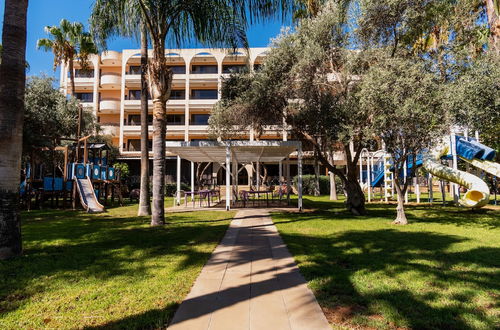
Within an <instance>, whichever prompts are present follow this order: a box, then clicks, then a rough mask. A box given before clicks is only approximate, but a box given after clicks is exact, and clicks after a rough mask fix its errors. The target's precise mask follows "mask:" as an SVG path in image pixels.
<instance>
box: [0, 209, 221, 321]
mask: <svg viewBox="0 0 500 330" xmlns="http://www.w3.org/2000/svg"><path fill="white" fill-rule="evenodd" d="M35 212H36V211H34V212H33V213H32V215H31V216H30V217H26V218H28V220H26V219H25V221H24V224H23V236H24V241H25V247H24V253H23V256H22V257H19V258H16V259H12V260H7V261H0V318H1V317H2V316H3V315H6V314H7V313H9V312H11V311H14V310H16V309H17V308H19V307H20V306H22V305H24V304H26V303H28V302H29V301H30V299H31V298H32V297H33V296H34V295H37V294H43V292H45V291H46V290H50V285H49V286H47V285H46V284H44V283H45V281H47V279H57V280H63V281H65V280H68V281H70V282H71V281H75V280H77V279H86V278H95V279H97V280H98V281H100V280H102V281H105V280H109V279H112V278H115V277H118V276H122V277H124V276H125V277H128V276H130V278H131V279H133V278H140V277H148V276H151V274H154V273H155V271H156V270H157V269H159V268H160V267H165V265H164V263H157V262H156V260H158V259H159V258H168V259H169V260H171V259H174V258H175V259H176V260H177V261H176V263H175V264H174V265H175V267H176V268H175V269H176V270H185V269H193V267H201V266H202V265H203V264H204V263H205V261H206V260H207V259H208V258H209V256H210V255H211V251H205V250H203V249H200V248H199V247H200V246H207V245H208V244H210V245H217V243H218V242H219V241H220V239H221V238H222V236H223V234H224V232H225V231H226V229H227V224H226V223H224V222H227V221H228V220H229V218H227V217H223V219H220V220H203V219H200V221H190V220H193V219H194V218H193V217H192V216H190V215H187V214H173V215H168V216H169V217H172V216H175V217H176V221H175V222H174V223H173V225H167V226H165V227H162V228H151V227H149V225H148V224H145V223H144V222H143V219H141V218H138V217H127V216H113V215H112V214H102V215H99V216H98V217H96V216H95V215H89V214H87V213H84V212H78V211H54V210H50V211H40V213H38V214H35ZM49 217H50V218H49ZM207 217H209V216H207ZM42 219H44V220H42ZM173 308H175V307H171V306H170V307H168V308H167V309H165V310H166V311H168V313H170V314H171V313H172V311H173ZM157 314H158V315H160V314H161V312H160V311H158V313H157ZM170 314H169V315H170ZM145 319H153V318H152V317H150V316H148V317H145ZM137 324H140V322H139V323H137ZM116 326H117V327H120V326H119V324H117V325H116Z"/></svg>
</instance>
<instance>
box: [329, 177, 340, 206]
mask: <svg viewBox="0 0 500 330" xmlns="http://www.w3.org/2000/svg"><path fill="white" fill-rule="evenodd" d="M329 176H330V200H331V201H336V200H338V197H337V184H336V183H335V174H333V172H330V173H329Z"/></svg>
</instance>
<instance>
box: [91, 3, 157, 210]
mask: <svg viewBox="0 0 500 330" xmlns="http://www.w3.org/2000/svg"><path fill="white" fill-rule="evenodd" d="M96 5H108V6H109V5H111V6H116V5H117V3H115V2H113V1H108V4H104V3H103V4H96ZM101 9H104V8H103V7H101ZM115 9H116V8H115ZM113 11H114V9H111V8H110V9H109V10H103V11H102V12H100V13H99V15H98V17H96V16H95V15H92V16H91V18H90V25H91V29H92V31H93V32H94V34H96V35H106V36H107V37H109V36H111V35H120V36H124V37H135V38H136V39H140V40H141V185H140V195H139V196H140V197H139V208H138V210H137V215H139V216H146V215H151V202H150V195H149V148H148V141H149V139H148V135H149V131H148V82H147V67H148V30H147V27H146V25H145V23H144V20H143V19H142V15H141V12H140V10H139V8H138V7H137V8H136V10H134V11H133V12H131V13H130V15H128V16H127V18H128V20H127V21H124V20H120V21H115V18H116V16H115V15H114V13H113ZM104 15H106V18H104ZM109 22H114V23H113V24H112V25H109V24H108V23H109ZM100 41H101V46H102V47H103V48H106V44H105V41H106V40H105V39H101V40H100Z"/></svg>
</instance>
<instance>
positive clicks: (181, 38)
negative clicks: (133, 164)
mask: <svg viewBox="0 0 500 330" xmlns="http://www.w3.org/2000/svg"><path fill="white" fill-rule="evenodd" d="M290 3H293V1H291V0H253V1H243V0H232V1H228V0H211V1H207V0H190V1H187V0H175V1H162V0H127V1H122V0H98V1H96V2H95V5H94V8H93V13H92V17H93V22H94V23H95V27H94V28H93V29H92V31H93V33H94V35H95V36H96V38H97V39H98V40H99V41H100V43H101V44H105V40H106V39H107V38H108V36H109V35H110V34H111V33H113V32H114V29H116V27H117V26H120V25H122V23H123V22H130V21H135V20H136V19H137V17H141V18H142V19H143V21H144V22H145V23H146V26H147V30H148V35H149V37H150V39H151V44H152V46H153V52H152V53H153V54H152V55H153V56H152V58H151V59H149V63H148V81H149V90H150V94H151V97H152V99H153V153H154V157H153V210H152V219H151V225H153V226H157V225H163V224H164V223H165V215H164V195H165V180H164V178H165V138H166V102H167V100H168V99H169V97H170V91H171V87H172V71H171V70H170V68H169V67H168V63H167V58H166V53H165V49H166V45H167V42H170V43H171V44H175V45H181V44H182V42H185V41H190V40H196V41H198V42H200V43H202V44H205V45H208V46H212V47H232V48H235V47H237V46H243V47H245V48H246V47H248V42H247V38H246V34H245V29H246V27H247V25H248V23H249V22H250V21H251V20H252V19H265V18H268V17H270V16H273V15H275V14H277V13H280V12H283V11H288V10H289V9H290V8H291V5H290ZM138 11H139V12H140V13H139V14H138Z"/></svg>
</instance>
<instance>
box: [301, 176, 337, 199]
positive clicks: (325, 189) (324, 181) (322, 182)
mask: <svg viewBox="0 0 500 330" xmlns="http://www.w3.org/2000/svg"><path fill="white" fill-rule="evenodd" d="M297 182H298V177H297V176H295V177H294V178H293V184H294V186H295V187H297ZM315 183H316V177H315V176H314V175H311V174H307V175H303V176H302V193H303V194H304V195H314V186H315ZM335 183H336V186H337V194H340V193H342V181H341V180H340V178H339V177H338V176H335ZM319 194H320V195H329V194H330V177H329V176H328V175H320V176H319Z"/></svg>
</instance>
